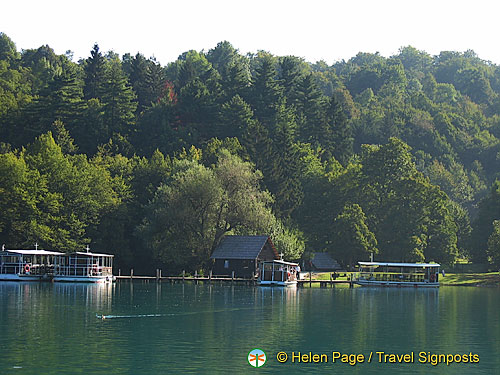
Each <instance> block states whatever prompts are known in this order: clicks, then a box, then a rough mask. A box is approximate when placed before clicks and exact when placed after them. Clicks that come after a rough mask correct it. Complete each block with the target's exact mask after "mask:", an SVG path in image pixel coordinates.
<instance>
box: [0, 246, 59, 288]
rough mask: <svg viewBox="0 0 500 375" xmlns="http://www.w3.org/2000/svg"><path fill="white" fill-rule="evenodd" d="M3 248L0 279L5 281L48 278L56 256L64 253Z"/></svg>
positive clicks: (0, 261) (0, 256) (51, 273)
mask: <svg viewBox="0 0 500 375" xmlns="http://www.w3.org/2000/svg"><path fill="white" fill-rule="evenodd" d="M35 247H36V249H35V250H5V246H2V251H0V280H6V281H40V280H50V279H51V277H52V275H53V272H54V261H55V258H56V257H59V256H63V255H64V253H59V252H55V251H47V250H38V246H35Z"/></svg>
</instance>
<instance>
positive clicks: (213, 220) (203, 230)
mask: <svg viewBox="0 0 500 375" xmlns="http://www.w3.org/2000/svg"><path fill="white" fill-rule="evenodd" d="M260 178H261V175H260V174H259V173H258V172H255V171H253V169H252V167H251V165H250V164H249V163H247V162H243V161H241V159H239V158H238V157H237V156H235V155H232V154H230V153H229V152H228V151H226V150H221V151H220V154H219V158H218V161H217V164H216V165H215V166H213V167H205V166H203V165H201V164H199V163H198V162H197V161H190V160H186V159H181V160H176V161H175V162H174V166H173V172H172V175H171V177H170V178H169V179H168V180H167V181H166V183H165V184H163V185H161V186H160V187H159V188H158V191H157V192H156V195H155V198H154V199H153V201H152V202H151V204H150V206H149V207H148V213H147V216H146V220H145V222H144V223H143V224H142V226H141V227H140V234H141V236H142V238H144V241H145V242H146V243H147V245H148V246H149V247H150V248H151V250H152V252H153V254H154V257H156V258H157V259H159V260H160V261H162V262H164V263H166V264H168V265H170V266H172V267H174V268H177V269H179V268H180V267H185V268H186V269H189V270H194V269H196V267H198V266H199V265H203V266H205V267H206V266H207V265H208V259H209V257H210V255H211V254H212V252H213V251H214V249H215V248H216V247H217V245H218V244H219V242H220V240H221V239H222V237H223V236H224V235H225V234H227V233H258V232H260V233H263V232H264V233H270V230H271V229H273V228H274V232H272V234H273V237H274V238H275V239H276V240H277V242H278V243H280V244H281V243H283V244H287V246H286V247H285V248H286V251H287V253H288V254H290V255H300V254H299V253H300V246H299V245H300V242H298V243H299V245H297V246H299V249H294V248H293V247H292V246H291V245H290V241H287V240H286V238H287V237H288V238H290V237H293V235H292V234H290V233H289V232H288V231H287V229H286V228H283V227H280V226H279V225H280V224H279V223H278V222H277V221H276V219H275V218H274V216H273V215H272V212H271V210H270V204H271V201H272V200H271V196H270V195H269V193H268V192H265V191H261V190H260V189H259V180H260ZM295 241H296V243H297V240H295ZM292 243H293V242H292Z"/></svg>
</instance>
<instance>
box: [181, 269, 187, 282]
mask: <svg viewBox="0 0 500 375" xmlns="http://www.w3.org/2000/svg"><path fill="white" fill-rule="evenodd" d="M185 278H186V271H184V270H182V282H183V283H184V279H185Z"/></svg>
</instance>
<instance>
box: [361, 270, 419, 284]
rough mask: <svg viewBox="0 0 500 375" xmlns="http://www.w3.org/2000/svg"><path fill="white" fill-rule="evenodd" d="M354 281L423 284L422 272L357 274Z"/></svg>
mask: <svg viewBox="0 0 500 375" xmlns="http://www.w3.org/2000/svg"><path fill="white" fill-rule="evenodd" d="M354 277H355V280H366V281H397V282H425V280H426V274H425V273H424V272H358V273H356V274H355V276H354Z"/></svg>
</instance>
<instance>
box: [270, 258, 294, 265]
mask: <svg viewBox="0 0 500 375" xmlns="http://www.w3.org/2000/svg"><path fill="white" fill-rule="evenodd" d="M262 263H277V264H287V265H289V266H298V265H299V264H298V263H292V262H286V261H284V260H278V259H274V260H264V261H262Z"/></svg>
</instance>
